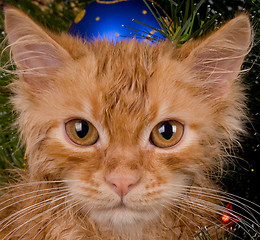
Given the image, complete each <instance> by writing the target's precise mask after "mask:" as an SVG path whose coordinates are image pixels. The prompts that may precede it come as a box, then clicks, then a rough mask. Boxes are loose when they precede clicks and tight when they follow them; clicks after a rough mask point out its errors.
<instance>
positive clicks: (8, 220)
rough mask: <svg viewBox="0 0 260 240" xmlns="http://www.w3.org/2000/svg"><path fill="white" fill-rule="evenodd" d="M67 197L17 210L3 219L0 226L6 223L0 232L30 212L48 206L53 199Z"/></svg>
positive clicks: (61, 196)
mask: <svg viewBox="0 0 260 240" xmlns="http://www.w3.org/2000/svg"><path fill="white" fill-rule="evenodd" d="M67 196H68V194H67V193H66V194H60V195H58V196H55V197H53V198H50V199H46V200H44V201H42V202H39V203H35V204H33V205H31V206H29V207H26V208H23V209H21V210H19V211H18V212H15V213H13V214H11V215H10V216H8V217H7V218H5V219H3V220H2V221H1V222H0V225H2V224H3V223H4V222H6V223H5V224H4V226H2V228H1V229H0V232H1V231H3V230H4V229H6V228H7V227H8V226H10V224H12V223H14V222H15V221H17V220H19V219H21V218H22V217H24V216H26V215H28V214H29V213H30V211H33V210H37V209H40V208H42V207H44V206H47V205H48V204H50V203H51V202H53V199H55V198H56V197H58V198H56V200H54V201H58V200H61V199H63V198H66V197H67ZM27 210H29V211H28V212H27ZM24 212H25V213H24ZM23 213H24V214H23ZM17 216H19V217H17Z"/></svg>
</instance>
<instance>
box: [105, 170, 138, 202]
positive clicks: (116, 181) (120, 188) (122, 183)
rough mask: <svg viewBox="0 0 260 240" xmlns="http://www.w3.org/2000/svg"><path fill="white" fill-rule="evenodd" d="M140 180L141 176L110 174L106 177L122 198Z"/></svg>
mask: <svg viewBox="0 0 260 240" xmlns="http://www.w3.org/2000/svg"><path fill="white" fill-rule="evenodd" d="M139 180H140V177H139V176H132V175H130V176H116V175H109V176H107V177H106V181H107V183H108V184H109V185H110V186H111V187H112V189H113V190H114V191H115V193H117V194H118V195H119V196H120V197H121V198H122V197H124V196H125V195H126V194H128V193H129V192H130V191H131V190H132V189H133V187H135V186H136V185H137V184H138V182H139Z"/></svg>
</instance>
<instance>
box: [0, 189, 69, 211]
mask: <svg viewBox="0 0 260 240" xmlns="http://www.w3.org/2000/svg"><path fill="white" fill-rule="evenodd" d="M50 190H57V191H50ZM67 190H68V187H56V188H52V189H50V188H46V189H39V190H35V191H31V192H27V193H23V194H20V195H17V196H15V197H12V198H9V199H7V200H5V201H3V202H1V203H0V206H1V205H3V204H5V203H7V202H10V201H12V200H14V199H16V198H20V197H24V196H26V195H30V194H33V193H38V192H44V191H48V192H47V193H42V194H37V195H36V196H35V195H34V196H30V197H27V198H24V199H22V200H19V201H17V202H13V203H12V204H10V205H7V206H5V207H3V208H1V209H0V212H1V211H3V210H4V209H6V208H8V207H11V206H13V205H15V204H17V203H21V202H24V201H27V200H29V199H32V198H35V197H41V196H44V195H49V194H54V193H59V192H64V191H67Z"/></svg>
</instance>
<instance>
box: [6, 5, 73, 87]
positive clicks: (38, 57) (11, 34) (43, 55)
mask: <svg viewBox="0 0 260 240" xmlns="http://www.w3.org/2000/svg"><path fill="white" fill-rule="evenodd" d="M5 31H6V33H7V37H8V41H9V44H10V47H11V50H12V53H13V59H14V61H15V64H16V66H17V67H18V69H20V70H22V72H23V76H24V79H25V80H27V82H29V83H30V84H32V85H33V86H34V87H37V88H40V87H42V86H41V85H42V84H43V82H41V81H40V79H39V78H40V77H41V76H46V75H51V73H52V72H53V71H55V70H56V69H57V68H58V67H60V66H62V65H63V64H64V62H65V60H66V59H68V58H70V55H69V53H68V52H67V51H66V50H65V49H64V48H62V47H61V46H60V45H59V44H58V43H57V42H56V41H55V40H54V39H52V38H51V36H50V34H48V33H47V31H45V30H43V29H42V28H41V27H40V26H38V25H37V24H36V23H34V22H33V21H32V20H31V19H30V18H29V17H27V16H26V15H25V14H24V13H22V12H21V11H19V10H17V9H14V8H7V9H6V10H5ZM44 84H46V83H44Z"/></svg>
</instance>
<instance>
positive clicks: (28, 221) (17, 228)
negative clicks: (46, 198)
mask: <svg viewBox="0 0 260 240" xmlns="http://www.w3.org/2000/svg"><path fill="white" fill-rule="evenodd" d="M68 196H70V195H65V196H62V197H60V198H57V199H55V200H54V201H52V202H56V201H59V200H62V199H64V198H66V197H68ZM70 201H71V199H70V200H67V201H65V202H62V203H60V204H58V205H55V206H54V207H52V208H50V209H47V210H45V211H43V212H41V213H40V214H37V215H36V216H34V217H33V218H31V219H29V220H27V221H26V222H24V223H23V224H21V225H20V226H18V227H16V228H15V229H13V230H12V231H11V232H9V233H8V234H7V235H6V236H5V237H4V238H3V239H2V240H4V239H7V237H11V236H12V235H13V234H14V233H15V232H17V231H18V230H19V229H20V228H22V227H23V226H25V225H26V224H28V223H30V222H31V221H33V220H35V219H37V218H39V217H41V216H43V215H44V214H46V213H48V212H49V211H52V210H54V209H56V208H58V207H60V206H61V205H63V204H66V203H68V202H70ZM46 205H48V204H46ZM0 232H1V230H0Z"/></svg>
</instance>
